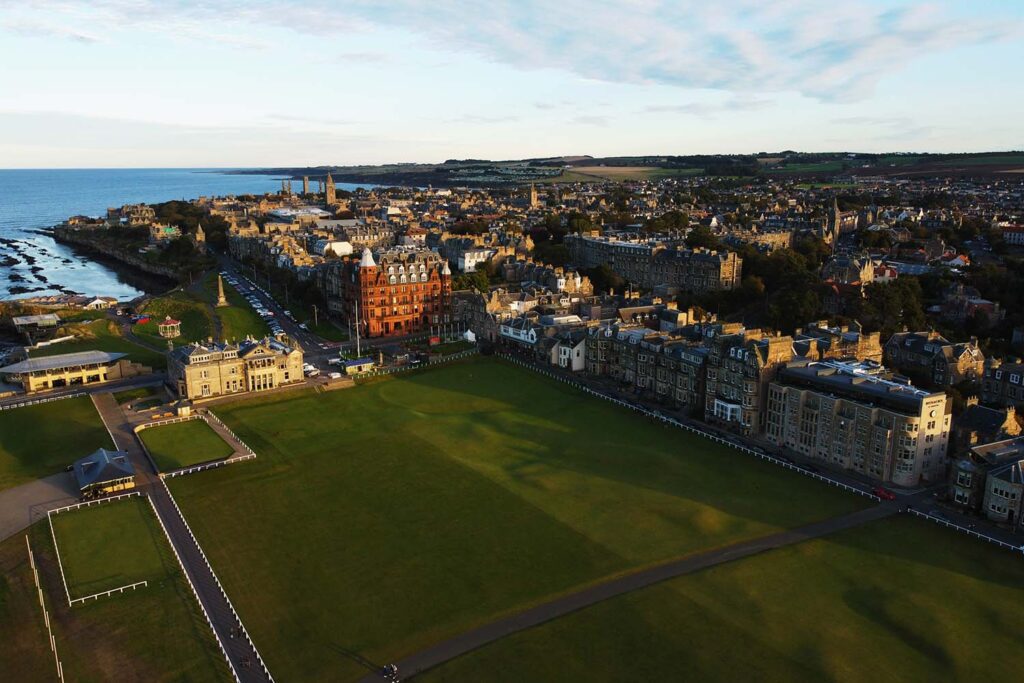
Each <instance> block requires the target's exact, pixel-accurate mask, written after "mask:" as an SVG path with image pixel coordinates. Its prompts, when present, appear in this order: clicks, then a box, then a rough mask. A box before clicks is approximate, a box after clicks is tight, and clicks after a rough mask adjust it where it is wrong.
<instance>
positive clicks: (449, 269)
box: [441, 261, 452, 275]
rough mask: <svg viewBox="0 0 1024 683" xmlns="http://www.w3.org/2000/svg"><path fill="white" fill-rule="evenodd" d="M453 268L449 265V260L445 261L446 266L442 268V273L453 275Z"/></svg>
mask: <svg viewBox="0 0 1024 683" xmlns="http://www.w3.org/2000/svg"><path fill="white" fill-rule="evenodd" d="M451 274H452V269H451V268H449V267H448V261H445V262H444V267H443V268H441V275H451Z"/></svg>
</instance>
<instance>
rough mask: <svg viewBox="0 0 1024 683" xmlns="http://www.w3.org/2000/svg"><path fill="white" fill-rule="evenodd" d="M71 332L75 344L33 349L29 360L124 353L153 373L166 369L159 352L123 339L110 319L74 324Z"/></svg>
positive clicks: (62, 343) (64, 343)
mask: <svg viewBox="0 0 1024 683" xmlns="http://www.w3.org/2000/svg"><path fill="white" fill-rule="evenodd" d="M73 332H74V333H75V335H76V336H77V337H78V338H77V339H75V340H74V341H67V342H61V343H60V344H54V345H53V346H47V347H45V348H42V349H36V350H34V351H32V353H31V357H32V358H39V357H42V356H55V355H58V354H62V353H76V352H78V351H91V350H97V351H107V352H109V353H124V354H126V355H127V356H128V360H130V361H133V362H136V363H142V364H143V365H147V366H149V367H151V368H153V369H154V370H163V369H164V368H165V367H167V358H166V357H165V356H164V354H163V353H162V352H160V351H156V350H155V349H152V348H149V347H147V346H141V345H139V344H136V343H135V342H132V341H129V340H127V339H125V338H124V337H122V336H121V332H120V330H119V329H118V327H117V325H115V324H114V323H113V322H112V321H110V320H106V319H104V320H96V321H94V322H92V323H88V324H82V325H76V326H75V327H74V329H73ZM164 346H166V344H164Z"/></svg>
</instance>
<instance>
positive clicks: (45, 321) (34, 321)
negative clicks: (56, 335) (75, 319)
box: [11, 313, 60, 332]
mask: <svg viewBox="0 0 1024 683" xmlns="http://www.w3.org/2000/svg"><path fill="white" fill-rule="evenodd" d="M11 321H12V322H13V323H14V326H15V327H16V328H17V329H18V331H19V332H20V331H21V328H23V327H29V326H35V327H56V326H57V325H59V324H60V316H59V315H57V314H56V313H41V314H39V315H16V316H14V317H13V318H11Z"/></svg>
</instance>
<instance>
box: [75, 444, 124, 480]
mask: <svg viewBox="0 0 1024 683" xmlns="http://www.w3.org/2000/svg"><path fill="white" fill-rule="evenodd" d="M74 471H75V481H77V482H78V488H79V490H84V489H86V488H88V487H89V486H92V485H94V484H100V483H103V482H108V481H113V480H115V479H124V478H125V477H132V476H135V468H134V467H132V463H131V462H130V461H129V460H128V453H126V452H125V451H108V450H107V449H106V448H100V449H98V450H97V451H96V452H95V453H93V454H92V455H87V456H86V457H84V458H82V459H81V460H76V461H75V464H74Z"/></svg>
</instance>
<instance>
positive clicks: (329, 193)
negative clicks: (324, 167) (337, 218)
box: [324, 173, 338, 206]
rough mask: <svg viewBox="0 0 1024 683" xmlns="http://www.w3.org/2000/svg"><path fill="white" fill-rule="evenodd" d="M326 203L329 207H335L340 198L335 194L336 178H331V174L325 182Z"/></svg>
mask: <svg viewBox="0 0 1024 683" xmlns="http://www.w3.org/2000/svg"><path fill="white" fill-rule="evenodd" d="M324 202H325V203H326V204H327V206H334V205H335V204H337V203H338V198H337V196H336V195H335V194H334V178H332V177H331V174H330V173H328V174H327V179H326V181H325V189H324Z"/></svg>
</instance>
